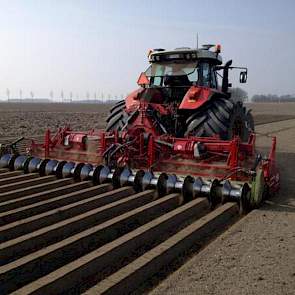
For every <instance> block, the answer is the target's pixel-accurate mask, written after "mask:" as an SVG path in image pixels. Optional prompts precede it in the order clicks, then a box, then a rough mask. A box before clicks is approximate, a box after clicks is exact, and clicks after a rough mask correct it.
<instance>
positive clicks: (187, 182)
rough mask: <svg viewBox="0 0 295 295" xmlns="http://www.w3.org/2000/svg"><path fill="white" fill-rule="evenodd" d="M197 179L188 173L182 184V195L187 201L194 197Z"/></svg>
mask: <svg viewBox="0 0 295 295" xmlns="http://www.w3.org/2000/svg"><path fill="white" fill-rule="evenodd" d="M194 182H195V179H194V178H193V177H192V176H190V175H188V176H187V177H186V178H185V179H184V181H183V186H182V196H183V199H184V201H185V202H189V201H191V200H193V198H194V191H193V184H194Z"/></svg>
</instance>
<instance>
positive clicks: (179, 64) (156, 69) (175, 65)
mask: <svg viewBox="0 0 295 295" xmlns="http://www.w3.org/2000/svg"><path fill="white" fill-rule="evenodd" d="M196 68H197V63H196V62H183V61H173V62H169V63H167V62H162V63H160V62H159V63H153V64H151V65H150V66H149V68H148V69H147V70H146V72H145V74H146V75H147V76H148V77H163V76H183V75H187V76H189V75H191V74H193V73H194V72H196Z"/></svg>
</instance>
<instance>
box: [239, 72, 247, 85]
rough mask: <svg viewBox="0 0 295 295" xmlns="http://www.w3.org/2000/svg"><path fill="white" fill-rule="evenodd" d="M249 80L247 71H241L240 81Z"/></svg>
mask: <svg viewBox="0 0 295 295" xmlns="http://www.w3.org/2000/svg"><path fill="white" fill-rule="evenodd" d="M246 82H247V72H246V71H244V72H240V83H246Z"/></svg>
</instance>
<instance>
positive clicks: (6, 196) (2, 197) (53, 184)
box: [0, 176, 73, 202]
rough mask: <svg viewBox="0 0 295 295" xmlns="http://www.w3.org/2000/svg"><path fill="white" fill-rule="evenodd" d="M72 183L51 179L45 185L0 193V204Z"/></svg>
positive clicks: (65, 180)
mask: <svg viewBox="0 0 295 295" xmlns="http://www.w3.org/2000/svg"><path fill="white" fill-rule="evenodd" d="M50 177H51V176H50ZM72 181H73V180H72V179H56V178H51V180H50V182H48V181H45V183H41V184H36V185H33V186H29V187H26V188H23V189H22V188H20V189H15V190H11V191H9V192H6V193H0V202H5V201H8V200H13V199H17V198H19V197H25V196H29V195H32V194H35V193H40V192H45V191H47V190H50V189H54V188H57V187H61V186H64V185H65V184H69V183H71V182H72Z"/></svg>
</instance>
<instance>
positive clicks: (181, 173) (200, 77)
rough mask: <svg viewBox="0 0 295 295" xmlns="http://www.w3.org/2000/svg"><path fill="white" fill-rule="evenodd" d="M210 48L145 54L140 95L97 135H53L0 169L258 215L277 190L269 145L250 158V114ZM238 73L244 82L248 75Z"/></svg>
mask: <svg viewBox="0 0 295 295" xmlns="http://www.w3.org/2000/svg"><path fill="white" fill-rule="evenodd" d="M211 47H212V45H206V46H204V47H203V48H201V49H189V48H180V49H176V50H174V51H165V50H162V49H157V50H154V51H152V52H151V53H150V54H149V61H150V63H151V66H150V67H149V68H148V70H147V71H146V72H145V73H142V74H141V75H140V78H139V80H138V84H139V85H140V86H141V87H140V89H139V90H137V91H135V92H133V93H131V94H130V95H129V96H128V97H127V98H126V100H125V101H120V102H118V103H117V104H116V105H115V106H114V107H113V108H112V109H111V110H110V115H109V117H108V119H107V127H106V130H100V131H94V130H92V131H89V132H74V131H71V130H70V129H69V128H64V129H59V131H58V132H57V133H56V134H55V135H54V136H51V132H50V131H49V130H48V131H47V132H46V134H45V138H44V142H43V143H37V142H35V141H32V144H31V146H30V147H28V154H27V155H17V154H16V153H14V154H5V155H3V156H2V157H1V159H0V167H1V168H9V169H11V170H23V171H24V173H32V172H39V173H40V175H41V176H43V175H51V174H55V175H56V176H57V177H58V178H66V177H73V178H74V179H75V180H77V181H83V180H89V179H92V181H93V184H95V185H97V184H102V183H106V182H110V183H112V185H113V187H114V188H119V187H123V186H133V188H134V190H135V191H136V192H140V191H144V190H146V189H155V190H156V192H157V194H158V197H161V196H164V195H166V194H169V193H172V192H178V193H181V194H182V196H183V199H184V201H185V202H188V201H190V200H192V199H195V198H197V197H207V198H208V200H209V202H210V204H211V206H212V207H214V206H215V205H216V204H218V203H225V202H228V201H235V202H237V203H238V204H239V205H240V208H241V211H248V210H250V209H252V208H256V207H258V206H259V205H260V204H261V202H262V201H263V199H265V198H266V197H267V196H268V195H271V194H273V193H275V192H276V191H277V190H278V189H279V174H278V171H277V169H276V162H275V150H276V138H275V137H274V138H273V139H272V145H271V149H270V152H269V154H268V155H267V156H265V157H262V156H261V154H259V153H256V151H255V133H254V123H253V118H252V115H251V113H250V111H247V110H246V108H245V107H244V106H243V104H242V103H241V102H234V101H232V100H231V98H230V93H229V92H228V88H229V87H230V83H228V71H229V70H230V69H234V67H231V61H229V62H227V63H226V64H225V65H224V66H221V64H222V61H221V57H220V55H219V52H220V47H219V46H217V48H216V50H215V51H211V50H210V48H211ZM239 69H243V71H242V72H241V73H240V82H242V83H245V82H246V78H247V69H246V68H239ZM220 70H223V77H222V86H221V87H219V86H218V81H217V77H218V76H217V75H219V76H220V74H219V73H218V72H219V71H220Z"/></svg>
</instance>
